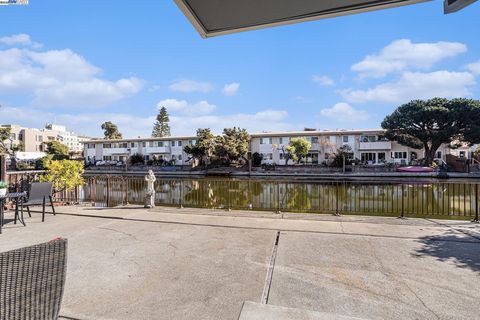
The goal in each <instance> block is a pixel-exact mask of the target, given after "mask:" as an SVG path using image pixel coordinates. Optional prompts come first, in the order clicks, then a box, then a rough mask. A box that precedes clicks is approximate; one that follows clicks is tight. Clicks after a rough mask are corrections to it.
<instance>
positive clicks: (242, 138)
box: [215, 127, 250, 164]
mask: <svg viewBox="0 0 480 320" xmlns="http://www.w3.org/2000/svg"><path fill="white" fill-rule="evenodd" d="M249 142H250V135H249V134H248V132H247V130H245V129H240V128H236V127H233V128H225V129H224V130H223V135H221V136H217V137H216V138H215V155H216V156H217V157H219V158H220V159H223V160H224V161H225V162H226V163H228V164H230V163H233V162H238V161H239V160H241V159H245V157H246V155H247V153H248V146H249Z"/></svg>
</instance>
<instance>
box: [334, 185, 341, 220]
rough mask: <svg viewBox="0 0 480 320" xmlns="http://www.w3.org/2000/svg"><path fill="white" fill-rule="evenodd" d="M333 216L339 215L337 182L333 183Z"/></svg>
mask: <svg viewBox="0 0 480 320" xmlns="http://www.w3.org/2000/svg"><path fill="white" fill-rule="evenodd" d="M335 215H336V216H339V215H340V213H339V212H338V182H335Z"/></svg>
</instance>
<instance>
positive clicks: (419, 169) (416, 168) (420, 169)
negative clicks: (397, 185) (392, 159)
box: [397, 167, 433, 173]
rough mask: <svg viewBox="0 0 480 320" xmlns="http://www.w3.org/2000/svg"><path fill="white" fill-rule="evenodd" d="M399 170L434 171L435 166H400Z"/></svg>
mask: <svg viewBox="0 0 480 320" xmlns="http://www.w3.org/2000/svg"><path fill="white" fill-rule="evenodd" d="M397 171H398V172H414V173H419V172H433V168H430V167H400V168H398V169H397Z"/></svg>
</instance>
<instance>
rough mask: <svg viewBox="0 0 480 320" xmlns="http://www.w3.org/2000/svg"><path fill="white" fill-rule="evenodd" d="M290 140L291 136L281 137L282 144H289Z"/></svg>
mask: <svg viewBox="0 0 480 320" xmlns="http://www.w3.org/2000/svg"><path fill="white" fill-rule="evenodd" d="M289 142H290V138H289V137H281V138H280V144H288V143H289Z"/></svg>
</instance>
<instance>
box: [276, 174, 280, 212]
mask: <svg viewBox="0 0 480 320" xmlns="http://www.w3.org/2000/svg"><path fill="white" fill-rule="evenodd" d="M276 213H280V181H277V211H276Z"/></svg>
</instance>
